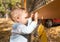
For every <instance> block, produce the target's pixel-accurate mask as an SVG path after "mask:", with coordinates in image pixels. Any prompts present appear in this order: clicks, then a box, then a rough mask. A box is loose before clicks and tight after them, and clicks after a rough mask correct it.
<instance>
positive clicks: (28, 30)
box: [18, 13, 38, 34]
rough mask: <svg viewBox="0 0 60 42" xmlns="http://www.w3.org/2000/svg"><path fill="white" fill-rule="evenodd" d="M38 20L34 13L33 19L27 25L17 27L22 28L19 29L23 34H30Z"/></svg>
mask: <svg viewBox="0 0 60 42" xmlns="http://www.w3.org/2000/svg"><path fill="white" fill-rule="evenodd" d="M37 20H38V15H37V13H35V17H34V21H32V22H31V23H29V25H28V26H26V27H23V28H22V27H21V26H20V27H18V28H22V29H21V32H22V33H23V34H30V33H31V32H32V31H33V30H34V29H35V28H36V27H37V22H38V21H37Z"/></svg>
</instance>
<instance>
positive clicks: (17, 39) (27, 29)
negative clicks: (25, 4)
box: [10, 8, 38, 42]
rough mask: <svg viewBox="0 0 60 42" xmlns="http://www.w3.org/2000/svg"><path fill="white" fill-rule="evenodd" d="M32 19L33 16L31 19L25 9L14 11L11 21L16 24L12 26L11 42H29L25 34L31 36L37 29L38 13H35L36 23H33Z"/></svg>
mask: <svg viewBox="0 0 60 42" xmlns="http://www.w3.org/2000/svg"><path fill="white" fill-rule="evenodd" d="M32 18H33V14H31V16H30V17H29V14H28V12H27V11H26V10H25V9H24V8H20V9H14V10H12V12H11V19H12V20H13V21H14V22H15V23H14V24H13V26H12V28H13V29H12V31H11V32H12V35H11V37H10V42H28V40H27V38H25V37H24V36H23V34H30V33H32V31H33V30H34V29H35V28H36V27H37V23H38V13H37V12H36V13H35V15H34V21H32Z"/></svg>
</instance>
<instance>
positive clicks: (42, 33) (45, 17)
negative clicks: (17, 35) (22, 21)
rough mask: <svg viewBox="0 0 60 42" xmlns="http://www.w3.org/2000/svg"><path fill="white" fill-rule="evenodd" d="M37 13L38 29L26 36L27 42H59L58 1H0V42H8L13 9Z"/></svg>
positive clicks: (59, 6) (59, 4) (59, 2)
mask: <svg viewBox="0 0 60 42" xmlns="http://www.w3.org/2000/svg"><path fill="white" fill-rule="evenodd" d="M21 7H22V8H25V9H26V10H28V12H29V13H35V12H38V13H39V14H38V15H39V20H38V24H39V25H38V27H37V29H35V31H33V32H32V33H31V34H29V35H28V40H29V42H60V0H0V42H9V39H10V35H11V29H12V24H13V23H14V22H13V21H12V20H11V19H10V17H9V15H10V12H11V10H13V9H15V8H21Z"/></svg>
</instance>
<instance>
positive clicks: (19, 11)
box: [10, 8, 25, 21]
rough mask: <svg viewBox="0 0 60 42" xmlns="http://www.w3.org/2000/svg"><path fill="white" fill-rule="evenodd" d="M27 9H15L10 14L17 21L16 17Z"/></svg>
mask: <svg viewBox="0 0 60 42" xmlns="http://www.w3.org/2000/svg"><path fill="white" fill-rule="evenodd" d="M23 11H25V9H24V8H18V9H13V10H12V11H11V14H10V18H11V19H12V20H13V21H15V18H16V17H18V16H19V15H21V14H22V12H23Z"/></svg>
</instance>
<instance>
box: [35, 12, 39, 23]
mask: <svg viewBox="0 0 60 42" xmlns="http://www.w3.org/2000/svg"><path fill="white" fill-rule="evenodd" d="M34 21H35V22H38V12H36V13H35V16H34Z"/></svg>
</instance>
